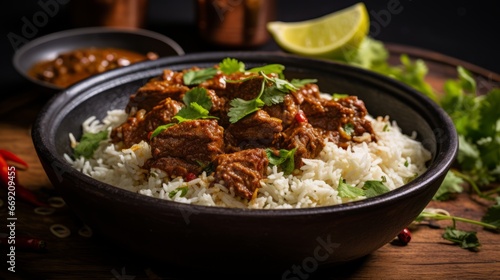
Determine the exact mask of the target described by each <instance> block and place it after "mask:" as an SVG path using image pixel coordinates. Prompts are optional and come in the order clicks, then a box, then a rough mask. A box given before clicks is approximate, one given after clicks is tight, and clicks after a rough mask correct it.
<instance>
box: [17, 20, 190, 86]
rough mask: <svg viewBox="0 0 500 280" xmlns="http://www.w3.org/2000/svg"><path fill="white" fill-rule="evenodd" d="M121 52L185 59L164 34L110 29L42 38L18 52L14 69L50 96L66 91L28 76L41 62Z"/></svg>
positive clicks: (59, 34)
mask: <svg viewBox="0 0 500 280" xmlns="http://www.w3.org/2000/svg"><path fill="white" fill-rule="evenodd" d="M90 47H95V48H120V49H125V50H129V51H134V52H137V53H141V54H146V53H148V52H154V53H156V54H157V55H158V56H159V57H166V56H177V55H183V54H184V50H183V49H182V48H181V47H180V46H179V45H178V44H177V43H176V42H175V41H173V40H172V39H170V38H169V37H166V36H164V35H162V34H159V33H156V32H153V31H149V30H144V29H128V28H111V27H89V28H78V29H69V30H65V31H60V32H56V33H52V34H49V35H46V36H42V37H39V38H37V39H35V40H33V41H30V42H29V43H27V44H26V45H24V46H22V47H21V48H20V49H19V50H17V51H16V53H15V54H14V57H13V64H14V68H15V69H16V70H17V71H18V72H19V73H20V74H21V75H22V76H23V77H25V78H26V79H27V80H28V81H30V82H32V83H34V84H36V85H38V86H41V87H43V88H47V89H49V90H50V91H51V92H54V91H59V90H62V89H64V88H62V87H60V86H57V85H54V84H51V83H48V82H45V81H41V80H38V79H36V78H34V77H32V76H31V75H29V74H28V71H29V70H30V68H31V67H32V66H33V65H35V64H36V63H38V62H40V61H47V60H52V59H55V58H56V57H57V56H58V55H59V54H61V53H65V52H69V51H73V50H77V49H83V48H90Z"/></svg>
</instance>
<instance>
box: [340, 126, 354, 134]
mask: <svg viewBox="0 0 500 280" xmlns="http://www.w3.org/2000/svg"><path fill="white" fill-rule="evenodd" d="M342 129H343V130H344V132H345V133H346V134H347V135H349V136H351V135H352V133H353V132H354V125H353V124H352V123H347V124H345V125H344V127H343V128H342Z"/></svg>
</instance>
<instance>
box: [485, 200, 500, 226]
mask: <svg viewBox="0 0 500 280" xmlns="http://www.w3.org/2000/svg"><path fill="white" fill-rule="evenodd" d="M481 222H483V223H487V224H491V225H494V226H496V227H497V230H498V229H500V196H497V198H496V204H494V205H492V206H490V207H489V208H488V210H487V211H486V214H485V215H484V216H483V218H482V219H481Z"/></svg>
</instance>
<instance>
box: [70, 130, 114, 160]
mask: <svg viewBox="0 0 500 280" xmlns="http://www.w3.org/2000/svg"><path fill="white" fill-rule="evenodd" d="M106 139H108V131H107V130H103V131H101V132H97V133H90V132H85V133H84V134H83V135H82V138H81V139H80V143H78V145H76V147H75V149H74V156H75V157H76V158H79V157H81V156H83V157H84V158H91V157H92V155H93V154H94V152H95V150H97V148H98V147H99V143H101V141H104V140H106Z"/></svg>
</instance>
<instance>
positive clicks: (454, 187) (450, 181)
mask: <svg viewBox="0 0 500 280" xmlns="http://www.w3.org/2000/svg"><path fill="white" fill-rule="evenodd" d="M463 183H464V180H463V179H462V178H460V177H458V176H457V175H455V173H453V172H448V173H447V174H446V177H444V180H443V183H441V186H440V187H439V189H438V190H437V192H436V194H434V197H433V198H432V199H434V200H440V201H446V200H449V199H450V198H451V197H452V196H453V195H454V194H457V193H461V192H462V191H463V187H462V184H463Z"/></svg>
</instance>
